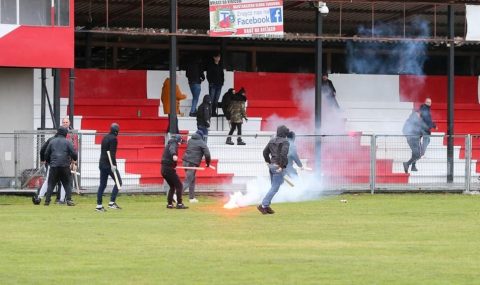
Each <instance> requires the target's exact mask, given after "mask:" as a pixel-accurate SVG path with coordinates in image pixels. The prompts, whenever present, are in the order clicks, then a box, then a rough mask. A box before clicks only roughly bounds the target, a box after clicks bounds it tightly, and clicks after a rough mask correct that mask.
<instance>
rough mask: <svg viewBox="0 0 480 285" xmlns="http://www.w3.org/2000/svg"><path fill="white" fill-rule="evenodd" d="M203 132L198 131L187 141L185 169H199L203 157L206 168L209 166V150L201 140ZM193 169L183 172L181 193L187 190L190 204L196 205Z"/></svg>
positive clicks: (184, 157) (184, 160) (194, 171)
mask: <svg viewBox="0 0 480 285" xmlns="http://www.w3.org/2000/svg"><path fill="white" fill-rule="evenodd" d="M204 135H205V134H204V132H203V131H202V130H201V129H199V130H197V132H196V133H194V134H193V135H192V137H191V138H190V139H189V140H188V145H187V150H186V151H185V154H184V155H183V158H182V160H183V166H186V167H199V166H200V163H201V162H202V158H203V157H204V156H205V163H206V164H207V167H209V166H210V161H211V157H210V150H209V149H208V146H207V144H206V143H205V140H204V138H203V136H204ZM196 172H197V171H196V170H195V169H187V170H185V173H186V177H185V182H184V183H183V191H185V190H186V189H189V192H188V196H189V198H190V203H198V200H197V199H196V198H195V174H196Z"/></svg>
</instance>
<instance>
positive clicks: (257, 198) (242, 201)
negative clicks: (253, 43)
mask: <svg viewBox="0 0 480 285" xmlns="http://www.w3.org/2000/svg"><path fill="white" fill-rule="evenodd" d="M292 90H294V92H293V101H294V102H295V103H296V107H297V108H298V111H299V112H298V114H297V116H295V117H290V118H286V117H283V116H282V115H281V114H273V115H272V116H270V117H268V118H267V119H266V122H267V124H266V127H265V128H266V129H267V130H272V131H274V130H276V129H277V127H278V126H280V125H285V126H287V127H288V128H289V129H290V130H291V131H294V132H295V133H296V134H297V138H296V140H295V144H296V146H297V150H298V154H299V157H300V159H301V160H303V159H305V158H309V161H308V162H307V165H308V167H313V166H314V164H315V163H314V161H312V160H313V157H314V138H313V137H306V136H305V137H303V136H302V134H304V135H307V134H310V135H311V134H314V133H315V117H314V116H315V112H314V108H315V104H314V102H315V100H314V99H315V90H314V89H313V88H307V89H304V88H302V87H301V86H300V85H299V84H298V83H297V82H293V83H292ZM322 98H323V96H322ZM321 133H323V134H345V127H344V119H343V117H342V116H341V112H339V111H337V110H334V109H332V106H331V105H330V104H329V102H327V101H326V100H322V130H321ZM302 162H304V161H302ZM307 165H304V166H307ZM265 167H266V166H265ZM298 174H299V176H298V177H290V179H291V180H292V182H293V184H294V186H293V187H292V186H290V185H289V184H287V183H283V184H282V186H281V187H280V189H279V191H278V193H277V194H276V195H275V197H274V199H273V200H272V203H284V202H300V201H307V200H313V199H318V198H319V197H321V196H322V194H323V189H324V187H323V186H322V185H323V181H322V174H321V173H316V172H312V171H302V170H298ZM270 186H271V184H270V178H269V177H264V176H259V177H256V178H255V179H252V180H251V181H249V182H248V183H247V189H246V192H244V193H241V192H235V193H234V194H232V195H231V196H230V199H229V201H228V202H227V203H226V204H225V205H224V208H227V209H232V208H238V207H245V206H250V205H256V204H260V203H261V201H262V199H263V197H265V195H266V194H267V192H268V190H269V189H270Z"/></svg>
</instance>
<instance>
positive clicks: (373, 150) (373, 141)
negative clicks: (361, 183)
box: [370, 134, 377, 194]
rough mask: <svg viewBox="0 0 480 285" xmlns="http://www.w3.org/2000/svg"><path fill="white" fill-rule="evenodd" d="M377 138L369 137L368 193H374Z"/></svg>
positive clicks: (374, 136)
mask: <svg viewBox="0 0 480 285" xmlns="http://www.w3.org/2000/svg"><path fill="white" fill-rule="evenodd" d="M376 172H377V138H376V135H375V134H373V135H372V136H371V137H370V193H371V194H374V193H375V179H376V176H377V173H376Z"/></svg>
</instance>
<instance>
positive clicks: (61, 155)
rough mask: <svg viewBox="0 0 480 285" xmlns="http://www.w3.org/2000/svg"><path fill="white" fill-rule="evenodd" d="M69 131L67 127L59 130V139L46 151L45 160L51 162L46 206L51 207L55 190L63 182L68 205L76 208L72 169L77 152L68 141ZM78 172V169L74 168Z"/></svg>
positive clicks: (54, 140) (50, 144)
mask: <svg viewBox="0 0 480 285" xmlns="http://www.w3.org/2000/svg"><path fill="white" fill-rule="evenodd" d="M67 133H68V129H67V128H65V127H60V128H58V132H57V137H56V138H54V139H53V140H52V141H50V143H49V144H48V146H47V149H46V150H45V160H46V161H49V164H50V173H49V177H48V189H47V194H46V195H45V206H48V205H50V197H51V196H52V192H53V188H54V187H55V185H57V184H58V182H59V181H61V182H62V185H63V187H64V188H65V196H66V200H67V202H66V204H67V206H75V203H73V201H72V181H71V178H72V176H71V174H70V168H71V166H72V162H73V163H74V165H75V164H76V162H77V158H78V156H77V152H76V151H75V149H74V148H73V144H72V142H71V141H68V140H67V138H66V137H67ZM73 170H74V171H75V170H76V167H73Z"/></svg>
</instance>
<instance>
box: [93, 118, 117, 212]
mask: <svg viewBox="0 0 480 285" xmlns="http://www.w3.org/2000/svg"><path fill="white" fill-rule="evenodd" d="M119 131H120V126H119V125H118V124H117V123H113V124H112V125H111V127H110V133H109V134H108V135H106V136H105V137H103V140H102V150H101V153H100V161H99V166H98V168H99V169H100V185H99V186H98V191H97V207H96V209H95V210H96V211H98V212H105V211H106V210H105V208H104V207H103V205H102V198H103V192H104V191H105V188H106V187H107V180H108V176H110V177H112V179H114V180H115V176H114V175H113V172H116V173H117V178H118V183H119V184H120V186H122V178H121V177H120V172H119V171H118V169H117V159H116V157H117V144H118V140H117V136H118V132H119ZM107 151H110V155H111V157H112V164H113V166H112V167H110V161H109V159H108V154H107ZM117 194H118V187H117V184H116V183H115V186H113V189H112V195H111V196H110V203H108V207H109V208H110V209H117V210H119V209H121V208H120V207H119V206H118V205H117V203H116V202H115V200H116V198H117Z"/></svg>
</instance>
